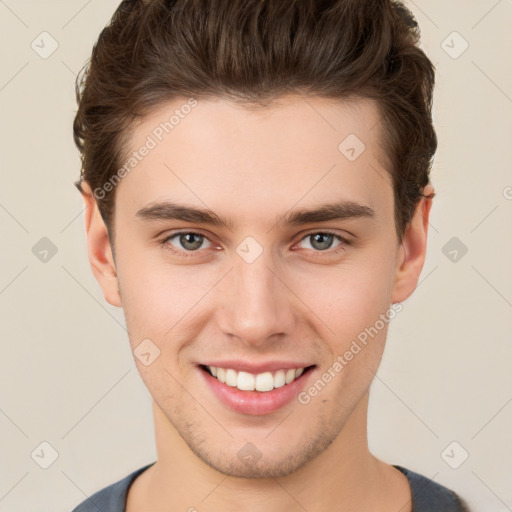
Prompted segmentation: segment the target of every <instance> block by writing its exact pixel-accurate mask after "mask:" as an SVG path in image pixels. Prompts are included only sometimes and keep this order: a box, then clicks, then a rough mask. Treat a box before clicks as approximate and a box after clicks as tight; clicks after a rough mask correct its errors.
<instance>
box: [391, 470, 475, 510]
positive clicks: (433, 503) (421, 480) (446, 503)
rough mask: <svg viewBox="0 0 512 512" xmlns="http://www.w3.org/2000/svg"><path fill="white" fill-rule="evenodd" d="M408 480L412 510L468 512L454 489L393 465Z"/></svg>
mask: <svg viewBox="0 0 512 512" xmlns="http://www.w3.org/2000/svg"><path fill="white" fill-rule="evenodd" d="M393 467H395V468H396V469H398V470H399V471H401V472H402V473H403V474H404V475H405V476H406V477H407V480H409V484H410V486H411V494H412V507H413V508H412V510H413V512H438V511H439V510H442V511H443V512H470V511H469V509H468V508H467V504H466V503H465V502H464V500H462V499H461V498H460V497H459V496H458V495H457V494H456V493H455V492H454V491H452V490H450V489H448V488H447V487H445V486H443V485H441V484H439V483H437V482H434V481H433V480H431V479H430V478H427V477H425V476H423V475H420V474H419V473H415V472H414V471H411V470H410V469H407V468H404V467H402V466H397V465H393Z"/></svg>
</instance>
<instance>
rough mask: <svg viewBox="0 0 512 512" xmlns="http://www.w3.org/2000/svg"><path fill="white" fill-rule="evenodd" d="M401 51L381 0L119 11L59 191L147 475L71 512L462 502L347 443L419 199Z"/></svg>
mask: <svg viewBox="0 0 512 512" xmlns="http://www.w3.org/2000/svg"><path fill="white" fill-rule="evenodd" d="M418 38H419V34H418V29H417V25H416V23H415V20H414V19H413V17H412V15H411V13H410V12H409V11H408V10H407V9H405V7H404V6H403V5H401V4H399V3H391V2H390V1H389V0H386V1H385V0H378V1H375V0H371V1H361V0H357V1H356V0H337V1H336V0H333V1H330V2H325V1H320V0H317V1H314V0H304V1H300V2H299V1H296V2H284V1H281V0H244V1H241V0H176V1H164V0H148V1H142V0H138V1H134V0H132V1H127V0H125V1H124V2H122V3H121V5H120V6H119V8H118V9H117V11H116V13H115V15H114V16H113V18H112V20H111V23H110V24H109V25H108V26H107V27H106V28H105V29H104V30H103V32H102V33H101V35H100V38H99V40H98V42H97V44H96V45H95V47H94V50H93V54H92V58H91V62H90V66H89V67H88V68H87V69H86V72H85V73H83V74H82V79H81V80H80V81H79V83H78V88H77V97H78V102H79V109H78V112H77V116H76V119H75V123H74V134H75V141H76V143H77V145H78V147H79V149H80V151H81V152H82V158H83V169H82V176H81V181H80V183H79V184H78V186H79V188H80V190H81V192H82V194H83V197H84V200H85V204H86V206H87V209H86V215H85V220H86V222H85V224H86V231H87V240H88V253H89V259H90V263H91V267H92V270H93V272H94V275H95V276H96V278H97V280H98V282H99V284H100V286H101V288H102V290H103V293H104V296H105V299H106V300H107V301H108V302H109V303H110V304H112V305H115V306H118V307H122V308H123V310H124V314H125V318H126V324H127V328H128V332H129V339H130V344H131V348H132V351H133V353H134V356H135V362H136V364H137V368H138V370H139V372H140V374H141V376H142V379H143V381H144V383H145V384H146V386H147V388H148V390H149V392H150V393H151V396H152V398H153V411H154V422H155V435H156V446H157V452H158V458H157V459H158V460H157V461H156V462H154V463H151V464H148V465H146V466H144V467H143V468H140V469H138V470H136V471H134V472H132V473H131V474H129V475H128V476H127V477H126V478H124V479H123V480H121V481H119V482H117V483H116V484H112V485H110V486H108V487H107V488H105V489H103V490H101V491H99V492H97V493H96V494H94V495H93V496H92V497H91V498H89V499H88V500H86V501H85V502H83V503H82V504H80V505H79V506H78V507H77V508H76V509H75V511H76V512H86V511H93V510H95V511H96V510H101V511H105V512H107V511H109V512H110V511H116V512H121V511H124V510H126V511H127V512H142V511H143V512H153V511H163V510H166V511H174V510H183V511H186V510H188V511H195V510H199V511H218V510H223V511H230V510H244V511H254V512H255V511H263V510H264V511H274V510H275V511H278V510H279V511H282V510H290V511H295V510H297V511H298V510H307V511H308V512H323V511H327V510H329V511H332V510H336V511H339V512H348V511H354V510H357V511H358V512H369V511H375V510H379V511H382V512H398V511H401V512H411V511H415V512H425V511H431V510H437V511H443V512H451V511H461V510H465V508H464V505H463V503H462V501H461V500H460V498H459V497H458V496H457V495H456V494H455V493H453V492H452V491H450V490H449V489H447V488H445V487H443V486H441V485H439V484H437V483H435V482H433V481H431V480H429V479H427V478H426V477H424V476H422V475H419V474H417V473H415V472H413V471H410V470H408V469H406V468H403V467H401V466H398V465H390V464H387V463H385V462H383V461H381V460H379V459H377V458H376V457H375V456H373V455H372V454H371V453H370V452H369V449H368V443H367V434H366V431H367V407H368V399H369V388H370V384H371V382H372V380H373V378H374V375H375V372H376V371H377V369H378V366H379V363H380V360H381V357H382V353H383V350H384V345H385V339H386V335H387V328H388V324H389V321H390V320H391V319H392V318H393V317H394V316H396V314H397V313H398V312H399V311H400V310H401V302H402V301H404V300H405V299H407V298H408V297H409V296H410V295H411V293H412V292H413V291H414V289H415V287H416V285H417V282H418V278H419V275H420V273H421V270H422V268H423V263H424V259H425V254H426V243H427V232H428V219H429V213H430V208H431V204H432V198H433V197H434V189H433V187H432V185H431V183H430V181H429V170H430V166H431V159H432V156H433V154H434V152H435V150H436V146H437V141H436V135H435V131H434V128H433V126H432V119H431V101H432V90H433V86H434V68H433V66H432V64H431V62H430V61H429V60H428V58H427V57H426V56H425V54H424V53H423V52H422V51H421V50H420V49H419V48H418ZM369 333H371V336H369V335H368V334H369Z"/></svg>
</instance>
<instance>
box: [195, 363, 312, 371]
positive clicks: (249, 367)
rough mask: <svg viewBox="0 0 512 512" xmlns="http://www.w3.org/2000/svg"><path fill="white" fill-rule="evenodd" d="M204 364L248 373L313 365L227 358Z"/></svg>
mask: <svg viewBox="0 0 512 512" xmlns="http://www.w3.org/2000/svg"><path fill="white" fill-rule="evenodd" d="M202 364H203V365H204V366H215V367H217V368H232V369H233V370H236V371H239V372H248V373H254V374H258V373H264V372H273V371H276V370H290V369H297V368H306V367H308V366H313V365H312V364H311V363H301V362H295V361H266V362H261V363H255V362H249V361H241V360H228V361H209V362H207V363H202Z"/></svg>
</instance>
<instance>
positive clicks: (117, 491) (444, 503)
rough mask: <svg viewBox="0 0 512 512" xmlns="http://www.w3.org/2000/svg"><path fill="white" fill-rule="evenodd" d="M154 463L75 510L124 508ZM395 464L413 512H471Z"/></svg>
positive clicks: (435, 485) (454, 497) (447, 491)
mask: <svg viewBox="0 0 512 512" xmlns="http://www.w3.org/2000/svg"><path fill="white" fill-rule="evenodd" d="M153 464H154V462H152V463H151V464H148V465H146V466H144V467H142V468H140V469H137V470H136V471H134V472H133V473H130V474H129V475H128V476H126V477H124V478H123V479H121V480H119V481H118V482H116V483H113V484H111V485H109V486H107V487H105V488H104V489H101V490H100V491H98V492H96V493H95V494H93V495H92V496H90V497H89V498H87V499H86V500H85V501H83V502H82V503H80V505H78V507H76V508H75V509H73V510H72V512H125V509H126V496H127V495H128V489H129V487H130V485H131V483H132V482H133V481H134V480H135V479H136V478H137V476H139V475H140V474H141V473H142V472H143V471H145V470H146V469H147V468H149V467H150V466H152V465H153ZM393 466H394V467H395V468H397V469H398V470H400V471H401V472H402V473H403V474H404V475H405V476H406V477H407V479H408V480H409V484H410V486H411V492H412V510H413V512H469V509H467V508H466V507H467V505H466V504H465V503H464V502H463V501H462V500H461V499H460V498H459V496H457V494H455V493H454V492H453V491H451V490H450V489H448V488H446V487H444V486H442V485H440V484H438V483H437V482H434V481H433V480H430V479H429V478H427V477H425V476H423V475H420V474H419V473H415V472H414V471H411V470H409V469H406V468H404V467H402V466H396V465H393Z"/></svg>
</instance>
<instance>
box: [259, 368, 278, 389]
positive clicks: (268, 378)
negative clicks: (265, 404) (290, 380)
mask: <svg viewBox="0 0 512 512" xmlns="http://www.w3.org/2000/svg"><path fill="white" fill-rule="evenodd" d="M273 389H274V377H273V376H272V374H271V373H270V372H265V373H258V375H256V391H272V390H273Z"/></svg>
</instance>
